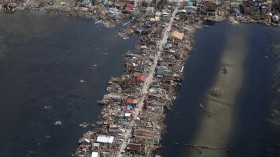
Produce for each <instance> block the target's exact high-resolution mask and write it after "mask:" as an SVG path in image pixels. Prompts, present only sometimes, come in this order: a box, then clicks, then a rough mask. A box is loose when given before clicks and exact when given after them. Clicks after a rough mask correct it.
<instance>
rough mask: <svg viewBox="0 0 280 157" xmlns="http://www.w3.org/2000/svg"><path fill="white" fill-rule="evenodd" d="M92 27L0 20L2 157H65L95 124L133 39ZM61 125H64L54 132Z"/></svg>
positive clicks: (32, 17) (45, 18)
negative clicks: (99, 102)
mask: <svg viewBox="0 0 280 157" xmlns="http://www.w3.org/2000/svg"><path fill="white" fill-rule="evenodd" d="M120 29H121V28H120V27H117V28H115V29H107V28H104V27H103V26H101V25H95V23H94V21H92V20H88V19H83V18H75V17H67V16H58V15H45V14H42V13H38V12H34V13H27V12H21V13H15V14H0V42H1V44H0V115H1V118H0V156H1V157H24V156H29V157H33V156H40V157H62V156H63V157H67V156H71V154H72V153H74V152H75V149H76V147H77V142H78V139H79V138H80V137H81V135H82V133H84V132H86V131H87V130H89V129H93V128H92V127H91V128H87V129H83V128H80V127H79V126H78V125H79V124H80V123H83V122H89V123H96V121H97V119H98V115H99V113H100V106H98V105H97V104H96V101H97V100H98V99H100V98H102V96H103V95H104V94H105V93H106V87H107V81H108V80H109V78H110V77H111V76H119V75H121V74H122V67H123V65H122V64H121V63H122V61H123V57H122V54H124V53H125V52H127V51H128V50H131V49H132V48H133V46H134V45H135V42H136V41H137V39H136V37H134V38H131V39H129V40H120V39H118V38H117V37H116V34H117V31H118V30H120ZM56 121H61V125H54V123H55V122H56Z"/></svg>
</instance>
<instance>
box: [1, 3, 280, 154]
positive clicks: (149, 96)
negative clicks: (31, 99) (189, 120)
mask: <svg viewBox="0 0 280 157" xmlns="http://www.w3.org/2000/svg"><path fill="white" fill-rule="evenodd" d="M179 4H180V5H179V6H178V5H177V3H167V2H164V1H157V2H156V3H154V4H153V3H151V2H149V1H136V0H128V1H124V0H117V1H115V0H112V1H105V0H99V1H89V0H82V1H79V2H78V1H77V2H76V1H74V2H72V1H67V2H66V1H65V2H64V1H56V0H50V1H39V0H37V1H32V2H30V1H27V2H24V3H22V2H19V3H17V4H14V2H13V3H11V2H4V3H2V4H1V5H2V6H3V7H4V8H5V10H14V8H43V9H44V11H46V12H58V13H67V14H69V15H78V16H85V17H89V18H93V19H95V20H96V23H99V22H102V23H104V24H105V25H106V26H114V25H116V24H118V23H120V21H121V20H122V19H126V22H125V23H123V27H124V29H123V30H122V31H121V32H119V33H118V35H119V37H120V38H123V39H127V38H129V37H130V36H131V35H134V34H139V36H140V41H139V43H138V44H137V45H135V47H134V49H133V50H132V51H129V52H127V53H126V54H124V74H123V75H122V76H119V77H112V78H111V79H110V80H109V81H108V88H107V91H108V94H106V95H104V97H103V99H101V100H99V101H98V103H99V104H101V105H103V108H102V111H101V116H100V121H99V122H97V130H95V131H93V130H92V131H88V132H86V133H85V134H84V135H83V137H82V138H81V139H80V140H79V147H78V148H77V150H76V153H75V155H74V156H76V157H90V156H91V157H103V156H104V157H105V156H106V157H107V156H120V154H121V156H157V157H159V156H160V155H158V154H157V151H156V150H157V149H158V148H160V147H161V137H162V135H163V133H164V130H165V128H166V126H165V125H164V119H165V111H166V110H169V109H170V108H171V107H172V101H173V100H174V99H175V98H176V97H175V94H176V91H177V89H178V88H179V86H180V85H181V81H182V79H183V71H184V65H185V63H186V61H187V59H188V57H189V52H190V50H191V49H192V47H193V45H194V41H193V34H194V32H195V30H196V29H198V28H207V26H205V25H203V24H202V22H203V21H205V20H209V21H212V22H214V21H221V20H226V19H229V21H230V22H232V23H249V22H259V23H263V24H267V25H270V24H271V25H275V26H276V25H278V21H279V11H280V7H279V6H280V4H278V2H277V3H276V2H275V3H272V2H270V1H266V2H263V1H251V0H250V1H243V2H242V1H230V2H229V1H224V2H223V3H220V2H219V1H203V0H202V1H188V2H182V3H179ZM10 6H12V9H10V8H11V7H10ZM173 14H174V15H173ZM172 20H174V22H173V23H172ZM171 24H172V25H171ZM169 28H170V29H169ZM164 37H167V41H166V42H165V41H164V42H162V40H163V39H164ZM159 52H160V53H159ZM96 66H97V65H93V66H92V68H95V67H96ZM222 70H223V71H222V72H223V73H224V74H227V73H228V70H227V69H226V68H224V69H222ZM151 72H152V75H151ZM150 76H152V78H151V77H150ZM80 82H81V83H84V82H85V81H84V80H82V79H80ZM210 94H211V95H212V96H213V97H220V96H221V92H220V91H219V90H218V89H214V90H212V91H211V92H210ZM200 107H201V108H202V110H204V107H203V105H202V104H200ZM54 124H55V125H61V124H62V123H61V122H60V121H56V122H55V123H54ZM89 125H90V124H89V123H82V124H80V125H79V126H81V127H83V128H87V127H88V126H89ZM127 136H128V137H127ZM122 147H125V148H124V149H122ZM192 147H197V146H192ZM199 147H201V146H199ZM201 148H202V147H201Z"/></svg>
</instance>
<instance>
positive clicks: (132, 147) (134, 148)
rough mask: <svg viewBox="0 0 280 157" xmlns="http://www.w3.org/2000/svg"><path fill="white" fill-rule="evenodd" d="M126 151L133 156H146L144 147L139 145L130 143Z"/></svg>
mask: <svg viewBox="0 0 280 157" xmlns="http://www.w3.org/2000/svg"><path fill="white" fill-rule="evenodd" d="M126 150H127V151H128V152H130V153H131V154H141V155H144V146H143V145H142V144H139V143H129V144H128V145H127V147H126Z"/></svg>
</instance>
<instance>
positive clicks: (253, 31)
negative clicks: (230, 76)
mask: <svg viewBox="0 0 280 157" xmlns="http://www.w3.org/2000/svg"><path fill="white" fill-rule="evenodd" d="M279 35H280V29H279V28H275V27H268V26H263V25H260V24H248V25H243V24H242V25H230V24H228V23H226V22H221V23H216V24H215V25H211V26H209V27H208V28H207V29H199V30H198V31H197V32H196V34H195V41H196V45H195V47H194V49H193V50H192V52H191V53H190V54H191V56H190V58H189V60H188V62H187V63H186V65H185V70H184V80H183V82H182V86H181V88H180V90H179V91H178V95H177V99H176V100H175V101H174V106H173V111H170V112H169V114H168V116H167V119H166V125H167V130H166V133H165V134H164V140H163V149H162V150H161V151H160V153H161V154H163V156H165V157H171V156H172V157H173V156H176V157H185V156H188V157H193V156H213V155H210V154H211V153H213V152H217V151H219V152H221V153H220V154H224V155H219V156H236V157H258V156H259V157H264V156H267V157H277V156H280V146H279V142H280V138H279V137H280V133H279V132H280V127H279V126H280V125H279V124H280V123H279V116H278V119H277V116H271V115H272V113H275V112H277V111H278V112H279V108H280V104H279V98H280V95H279V79H278V78H279V61H280V59H279V52H280V51H279V50H280V49H279V48H280V47H279ZM232 38H234V40H239V39H240V40H242V42H241V43H242V44H240V45H235V47H231V49H232V50H233V51H234V49H238V48H239V46H241V45H243V46H244V45H245V46H244V49H243V48H240V49H241V50H242V51H244V55H245V57H244V58H245V59H244V61H243V63H242V66H243V68H242V69H240V70H241V71H243V74H242V81H241V82H242V83H241V88H240V90H238V91H236V96H235V97H234V102H235V103H234V104H233V105H232V104H224V105H228V106H230V107H231V108H232V109H231V111H232V115H231V121H229V123H230V126H231V128H230V130H229V131H228V130H226V129H225V126H224V125H222V124H219V123H218V122H220V121H217V123H216V124H215V121H214V122H213V123H214V124H215V126H216V125H217V126H219V127H220V129H218V130H217V132H216V133H215V132H212V133H210V132H209V134H206V135H205V133H204V134H203V137H206V138H209V139H211V137H213V136H215V137H217V138H214V139H223V138H224V139H223V140H225V144H224V145H219V146H218V147H219V148H224V149H211V150H209V149H201V148H198V149H194V148H192V147H187V146H184V144H190V145H200V146H206V147H209V148H217V145H213V143H215V142H216V141H208V142H201V141H203V140H204V139H202V140H201V139H200V138H201V136H202V135H200V134H199V132H203V130H207V129H209V128H205V127H204V125H203V124H204V121H211V119H214V118H215V117H217V116H218V115H219V114H223V113H221V112H220V113H219V112H213V113H211V112H207V104H204V102H203V101H204V99H205V97H209V92H207V90H208V89H209V88H210V87H211V86H212V84H213V82H215V79H216V76H217V75H218V74H219V73H221V72H222V68H223V67H221V66H220V65H219V62H220V60H221V58H222V56H223V55H224V53H225V50H226V49H227V44H228V45H231V44H230V43H227V42H226V41H228V40H229V39H232ZM234 40H233V41H234ZM237 43H238V42H237ZM231 55H232V58H236V57H234V55H240V54H231ZM241 55H243V54H242V53H241ZM229 60H230V59H229ZM237 61H238V60H235V61H234V60H233V61H231V62H232V63H235V62H237ZM226 66H227V67H229V68H230V66H231V65H230V64H228V65H226ZM229 72H230V70H229ZM277 81H278V82H277ZM234 83H236V82H234V81H233V82H232V84H234ZM277 89H278V90H277ZM224 92H227V89H225V91H224ZM222 96H223V95H222ZM218 100H219V99H218ZM277 100H278V101H277ZM200 103H202V104H203V105H205V106H204V107H205V108H206V111H202V109H201V107H200V105H199V104H200ZM277 108H278V110H277ZM274 115H275V114H274ZM205 119H206V120H205ZM209 119H210V120H209ZM212 121H213V120H212ZM208 127H210V130H211V127H212V126H211V125H208ZM213 128H214V127H213ZM201 130H202V131H201ZM220 131H221V132H223V131H227V132H228V133H227V134H226V135H227V137H224V136H223V134H221V135H220V137H219V135H217V134H218V132H220ZM197 139H200V140H197ZM196 141H199V143H195V142H196ZM205 141H207V139H205ZM174 142H176V143H179V144H181V145H178V144H174ZM217 154H219V153H217Z"/></svg>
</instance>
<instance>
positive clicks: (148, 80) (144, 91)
mask: <svg viewBox="0 0 280 157" xmlns="http://www.w3.org/2000/svg"><path fill="white" fill-rule="evenodd" d="M180 4H181V3H178V4H177V6H176V8H175V10H174V12H173V13H172V15H171V17H170V21H169V23H168V25H167V27H166V29H165V32H169V31H170V30H171V26H172V23H173V21H174V18H175V15H176V13H177V12H178V8H179V6H180ZM168 36H169V34H167V33H164V36H163V38H162V39H161V41H160V46H159V51H157V54H156V56H155V58H154V64H153V65H152V66H151V70H150V72H149V75H148V77H147V78H146V81H145V83H144V86H143V89H142V93H141V94H142V95H143V96H142V97H141V98H140V100H139V103H138V104H137V105H136V108H135V112H134V114H133V117H132V121H131V123H130V125H129V128H128V129H126V132H125V134H124V141H123V143H122V144H121V146H120V150H119V153H118V154H117V157H122V154H121V152H123V151H124V149H125V148H126V147H127V143H128V139H129V136H130V135H131V131H132V126H133V125H134V121H135V120H136V119H137V117H138V115H139V113H140V111H141V110H142V107H143V104H144V99H145V97H146V94H147V93H148V89H149V86H150V84H151V83H152V82H153V78H154V73H155V69H156V66H157V63H158V59H159V56H161V53H162V49H163V46H164V45H165V44H166V43H167V39H168Z"/></svg>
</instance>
